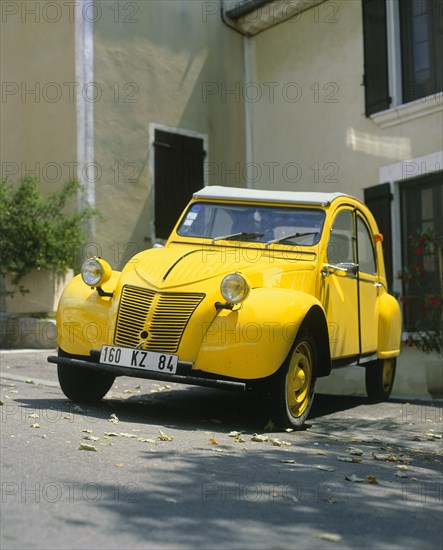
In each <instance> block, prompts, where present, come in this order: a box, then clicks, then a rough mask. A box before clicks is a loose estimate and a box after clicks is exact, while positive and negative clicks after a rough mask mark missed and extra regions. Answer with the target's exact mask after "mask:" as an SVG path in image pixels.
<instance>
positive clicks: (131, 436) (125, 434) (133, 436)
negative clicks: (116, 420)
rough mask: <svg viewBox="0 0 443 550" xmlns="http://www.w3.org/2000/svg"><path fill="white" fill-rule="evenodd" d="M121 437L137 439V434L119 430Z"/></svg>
mask: <svg viewBox="0 0 443 550" xmlns="http://www.w3.org/2000/svg"><path fill="white" fill-rule="evenodd" d="M118 435H120V436H121V437H129V438H130V439H131V438H132V439H135V438H136V437H137V436H136V435H135V434H128V433H126V432H119V434H118Z"/></svg>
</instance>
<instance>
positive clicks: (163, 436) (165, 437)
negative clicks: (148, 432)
mask: <svg viewBox="0 0 443 550" xmlns="http://www.w3.org/2000/svg"><path fill="white" fill-rule="evenodd" d="M158 433H159V434H160V435H159V436H158V438H159V440H160V441H172V440H173V437H171V436H169V435H166V434H165V433H163V432H162V431H161V430H159V431H158Z"/></svg>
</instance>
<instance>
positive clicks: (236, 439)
mask: <svg viewBox="0 0 443 550" xmlns="http://www.w3.org/2000/svg"><path fill="white" fill-rule="evenodd" d="M234 441H235V442H236V443H246V439H243V437H240V436H239V437H236V438H235V439H234Z"/></svg>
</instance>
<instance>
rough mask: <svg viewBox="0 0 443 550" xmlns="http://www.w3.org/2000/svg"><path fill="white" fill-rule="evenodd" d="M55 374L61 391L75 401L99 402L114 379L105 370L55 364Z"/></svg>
mask: <svg viewBox="0 0 443 550" xmlns="http://www.w3.org/2000/svg"><path fill="white" fill-rule="evenodd" d="M57 374H58V381H59V383H60V387H61V389H62V391H63V393H64V394H65V395H66V397H67V398H68V399H70V400H71V401H74V402H76V403H90V404H92V403H100V401H101V400H102V399H103V397H104V396H105V395H106V394H107V393H108V391H109V390H110V389H111V387H112V384H113V383H114V380H115V376H113V375H112V374H108V373H106V372H98V371H93V370H90V369H87V368H81V367H80V368H79V367H71V366H69V365H57Z"/></svg>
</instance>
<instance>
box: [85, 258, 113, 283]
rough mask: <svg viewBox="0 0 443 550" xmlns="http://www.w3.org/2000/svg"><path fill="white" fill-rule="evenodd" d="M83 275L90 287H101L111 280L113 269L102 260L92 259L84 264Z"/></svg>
mask: <svg viewBox="0 0 443 550" xmlns="http://www.w3.org/2000/svg"><path fill="white" fill-rule="evenodd" d="M81 273H82V279H83V281H84V282H85V283H86V284H87V285H88V286H99V285H102V284H103V283H105V282H106V281H107V280H109V278H110V277H111V274H112V268H111V266H110V265H109V264H108V262H105V261H104V260H102V259H101V258H91V259H89V260H86V262H84V263H83V265H82V269H81Z"/></svg>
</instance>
